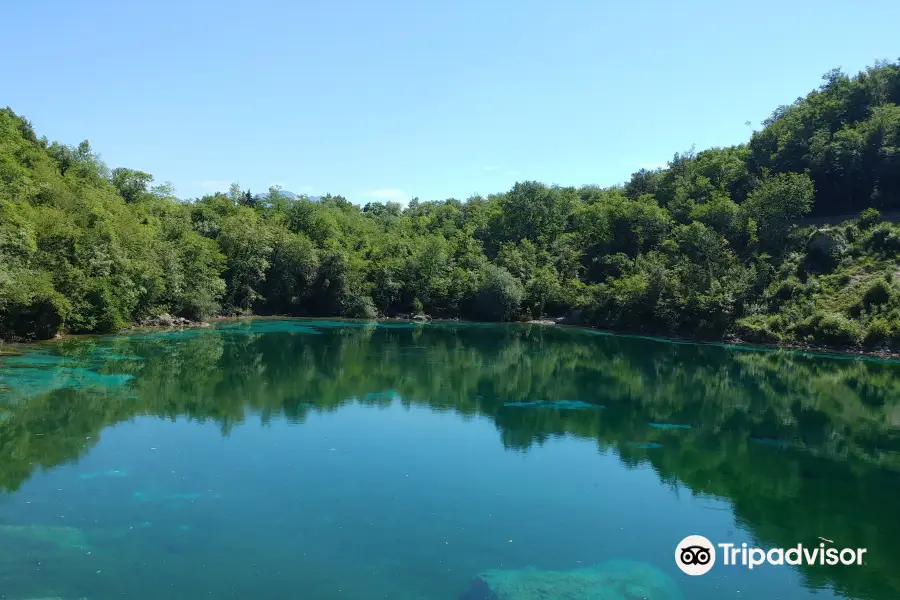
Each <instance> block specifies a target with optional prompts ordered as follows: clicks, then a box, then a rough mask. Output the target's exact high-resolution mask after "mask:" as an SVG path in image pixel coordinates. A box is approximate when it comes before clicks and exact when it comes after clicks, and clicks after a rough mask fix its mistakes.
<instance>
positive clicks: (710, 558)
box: [675, 535, 866, 575]
mask: <svg viewBox="0 0 900 600" xmlns="http://www.w3.org/2000/svg"><path fill="white" fill-rule="evenodd" d="M822 539H824V538H822ZM826 541H828V542H829V543H830V540H826ZM717 549H718V550H717ZM865 553H866V549H865V548H835V547H826V546H825V544H824V543H820V544H819V545H818V546H812V547H809V546H804V545H803V544H797V545H796V546H794V547H792V548H787V549H785V548H772V549H770V550H763V549H762V548H750V547H748V546H747V544H741V545H740V546H737V545H735V544H730V543H729V544H713V543H712V542H711V541H709V540H708V539H707V538H705V537H703V536H702V535H689V536H687V537H686V538H684V539H683V540H681V542H679V543H678V546H677V547H676V548H675V564H677V565H678V568H679V569H681V570H682V571H684V572H685V573H687V574H688V575H704V574H706V573H709V571H710V569H712V568H713V566H715V564H716V559H717V558H718V559H719V562H720V564H722V565H723V566H726V567H736V566H740V567H746V568H748V569H753V568H754V567H758V566H760V565H764V564H770V565H794V566H796V565H828V566H836V565H838V564H841V565H861V564H863V555H864V554H865ZM717 555H718V556H717Z"/></svg>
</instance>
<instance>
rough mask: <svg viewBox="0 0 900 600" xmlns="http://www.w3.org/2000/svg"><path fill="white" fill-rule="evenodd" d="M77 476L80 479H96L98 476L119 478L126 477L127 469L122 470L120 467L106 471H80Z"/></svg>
mask: <svg viewBox="0 0 900 600" xmlns="http://www.w3.org/2000/svg"><path fill="white" fill-rule="evenodd" d="M78 477H79V478H80V479H97V478H99V477H105V478H117V479H119V478H122V477H128V471H123V470H120V469H110V470H108V471H94V472H92V473H82V474H81V475H79V476H78Z"/></svg>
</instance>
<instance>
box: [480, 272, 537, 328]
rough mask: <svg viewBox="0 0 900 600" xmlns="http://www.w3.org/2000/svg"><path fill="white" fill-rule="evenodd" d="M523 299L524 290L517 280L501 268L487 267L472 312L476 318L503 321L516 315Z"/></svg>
mask: <svg viewBox="0 0 900 600" xmlns="http://www.w3.org/2000/svg"><path fill="white" fill-rule="evenodd" d="M524 298H525V290H523V289H522V284H521V283H519V280H518V279H516V278H515V277H513V276H512V274H511V273H510V272H509V271H507V270H506V269H504V268H503V267H496V266H494V265H488V266H487V267H486V268H485V274H484V281H483V282H482V284H481V289H480V290H479V291H478V294H477V296H476V298H475V306H474V311H475V313H476V316H477V317H478V318H482V319H489V320H492V321H505V320H507V319H511V318H513V317H514V316H515V315H516V314H518V312H519V309H520V307H521V305H522V300H523V299H524Z"/></svg>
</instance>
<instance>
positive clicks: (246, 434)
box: [0, 320, 900, 600]
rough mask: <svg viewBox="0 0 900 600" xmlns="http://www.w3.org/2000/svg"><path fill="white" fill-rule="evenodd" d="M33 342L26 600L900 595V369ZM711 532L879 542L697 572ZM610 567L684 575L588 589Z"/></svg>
mask: <svg viewBox="0 0 900 600" xmlns="http://www.w3.org/2000/svg"><path fill="white" fill-rule="evenodd" d="M20 350H23V351H24V354H22V355H20V356H4V357H0V598H3V599H10V600H25V599H34V598H51V597H52V598H56V597H58V598H63V599H65V600H68V599H77V598H87V599H89V600H106V599H114V598H115V599H120V598H132V599H139V600H144V599H147V600H149V599H154V600H156V599H159V598H166V599H168V600H181V599H185V600H187V599H191V600H195V599H197V598H212V599H216V598H247V599H273V600H274V599H298V598H304V599H306V598H308V599H322V600H331V599H342V600H356V599H380V598H384V599H390V600H407V599H408V600H413V599H418V600H426V599H427V600H457V599H460V598H464V597H465V594H467V592H469V591H471V589H472V585H473V581H475V578H476V576H478V575H479V574H480V573H483V572H484V571H490V570H495V571H492V572H494V573H495V575H496V573H498V571H496V570H500V571H499V573H500V575H499V576H502V577H508V578H512V579H515V578H516V577H519V576H520V575H521V574H522V573H531V574H532V575H533V576H536V575H534V574H535V573H537V575H540V576H544V575H547V577H550V580H552V581H559V582H560V583H559V584H558V585H559V590H557V591H555V592H554V594H552V595H551V596H547V595H544V596H540V597H542V598H545V599H546V598H550V597H554V596H555V597H560V598H563V597H566V598H575V597H580V598H585V599H586V600H599V599H625V598H627V599H629V600H634V599H637V598H642V597H649V598H651V599H652V600H659V599H661V598H666V599H670V598H672V599H674V598H682V597H683V598H686V599H694V600H722V599H732V598H734V599H748V598H750V599H757V598H758V599H761V600H771V599H782V600H794V599H804V598H813V597H815V598H820V599H821V598H833V597H846V598H855V599H856V598H858V599H871V600H881V599H896V598H898V597H900V570H898V569H897V566H898V564H900V562H898V561H900V558H898V556H900V518H898V517H897V512H896V511H897V509H896V505H897V504H896V503H897V499H898V498H900V454H898V449H900V435H898V425H900V364H897V363H892V362H887V361H875V360H858V359H852V360H851V359H846V358H844V359H839V358H837V357H827V356H803V355H799V354H793V353H786V352H772V351H760V350H748V349H736V348H728V347H723V346H701V345H694V344H674V343H668V342H662V341H658V340H651V339H641V338H631V337H619V336H609V335H600V334H597V333H596V332H591V331H585V330H578V329H566V328H554V327H541V326H529V325H476V324H429V325H424V326H423V325H412V324H390V323H388V324H382V325H379V326H377V327H376V326H373V325H368V324H362V323H352V322H335V321H292V320H255V321H249V322H229V323H223V324H220V325H219V326H217V327H215V328H214V329H204V330H186V331H183V332H156V333H146V334H136V335H130V336H110V337H91V338H83V339H78V340H74V341H65V342H55V343H47V344H39V345H34V346H29V347H27V348H20ZM560 401H565V402H560ZM689 534H700V535H705V536H706V537H708V538H709V539H711V540H714V542H716V543H718V542H732V543H736V544H738V545H740V544H741V543H743V542H747V543H748V544H750V545H757V546H761V547H764V548H772V547H790V546H795V545H796V544H798V543H803V544H805V545H808V546H815V545H817V544H818V543H819V541H820V540H819V538H820V536H821V537H824V538H826V539H828V540H831V541H832V542H833V543H834V545H836V546H838V547H844V546H847V547H864V548H867V549H868V552H867V555H866V564H864V565H863V566H852V567H846V566H836V567H827V566H825V567H808V566H803V567H789V566H783V567H773V566H764V567H759V568H757V569H754V570H753V571H750V570H748V569H746V568H734V567H721V568H720V567H719V566H716V567H715V568H713V570H712V571H711V572H710V573H708V574H707V575H704V576H702V577H689V576H687V575H684V574H682V573H681V571H679V570H678V568H677V567H676V565H675V561H674V550H675V547H676V544H677V543H678V542H679V541H680V540H681V539H682V538H684V537H685V536H687V535H689ZM606 561H620V562H615V563H606V565H607V566H606V567H603V568H607V567H608V568H610V569H613V571H615V569H619V568H621V569H624V570H625V571H628V572H629V573H631V575H632V576H633V577H635V578H647V579H648V580H649V579H653V581H662V582H668V583H670V584H671V585H672V586H673V589H668V588H666V589H665V592H664V593H663V592H653V594H655V595H650V596H648V595H647V594H648V592H647V591H646V589H649V588H646V586H645V588H642V587H641V585H636V586H634V587H632V588H628V589H629V590H630V591H626V592H621V591H610V590H612V588H613V587H614V586H612V585H609V586H605V587H604V588H603V590H599V591H598V590H594V591H593V592H585V593H584V594H582V595H579V596H576V595H571V594H570V595H569V596H566V595H565V594H568V593H569V592H570V589H569V588H566V587H565V586H567V585H569V584H570V583H571V582H573V581H580V580H579V579H578V578H579V577H582V575H580V573H581V571H578V569H584V568H586V567H591V566H593V565H596V564H598V563H605V562H606ZM621 561H629V562H621ZM610 565H612V566H610ZM623 565H624V566H623ZM526 567H532V568H534V569H536V570H537V571H522V569H525V568H526ZM551 571H553V572H557V573H551ZM560 572H561V573H560ZM611 572H612V571H604V573H606V574H605V575H603V576H604V577H609V578H611V579H609V581H613V580H615V578H616V577H619V575H618V574H616V573H613V574H611V575H610V574H609V573H611ZM654 578H655V579H654ZM554 585H556V584H554ZM573 585H574V584H573ZM647 585H649V584H647ZM622 589H624V588H622ZM604 590H605V591H604ZM470 597H471V596H470ZM505 597H509V598H512V597H516V598H520V599H521V600H525V599H529V600H530V599H531V598H536V597H538V596H536V595H534V594H530V592H529V591H528V590H527V589H522V590H521V591H520V593H519V594H518V595H516V596H505Z"/></svg>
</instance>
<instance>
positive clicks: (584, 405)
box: [503, 400, 603, 410]
mask: <svg viewBox="0 0 900 600" xmlns="http://www.w3.org/2000/svg"><path fill="white" fill-rule="evenodd" d="M503 406H510V407H514V408H553V409H556V410H585V409H594V408H603V406H602V405H600V404H590V403H589V402H582V401H581V400H531V401H523V402H504V403H503Z"/></svg>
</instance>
